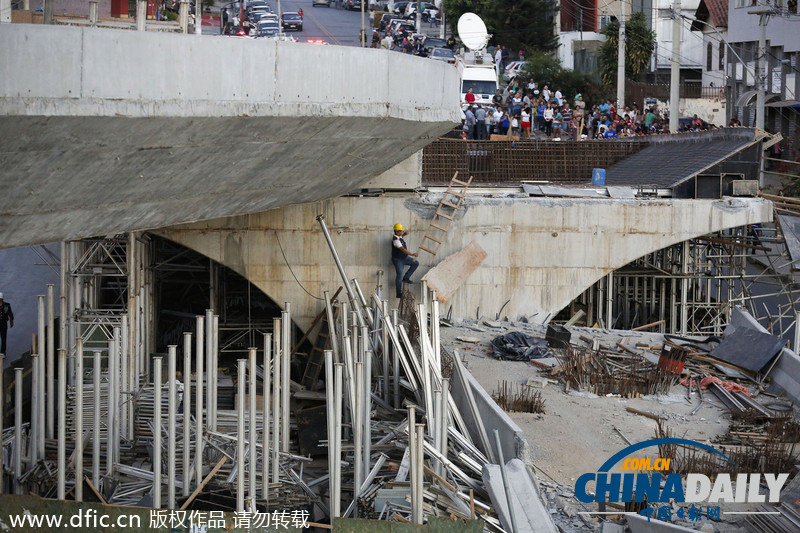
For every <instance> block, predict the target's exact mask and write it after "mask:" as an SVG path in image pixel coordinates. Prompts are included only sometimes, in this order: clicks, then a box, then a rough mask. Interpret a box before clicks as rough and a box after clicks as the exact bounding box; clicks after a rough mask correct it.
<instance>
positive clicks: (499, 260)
mask: <svg viewBox="0 0 800 533" xmlns="http://www.w3.org/2000/svg"><path fill="white" fill-rule="evenodd" d="M440 197H441V196H440V195H437V194H432V193H429V194H417V193H394V194H387V195H384V196H380V197H373V198H356V197H343V198H336V199H332V200H326V201H323V202H312V203H305V204H299V205H292V206H289V207H285V208H281V209H274V210H271V211H268V212H264V213H258V214H254V215H249V216H244V217H229V218H226V219H219V220H210V221H206V222H202V223H196V224H187V225H182V226H175V227H171V228H164V229H161V230H158V231H157V232H156V233H157V234H158V235H161V236H163V237H166V238H168V239H170V240H172V241H175V242H178V243H180V244H182V245H184V246H187V247H189V248H191V249H193V250H196V251H198V252H200V253H202V254H203V255H205V256H207V257H209V258H211V259H213V260H214V261H217V262H219V263H221V264H223V265H225V266H227V267H229V268H231V269H233V270H234V271H235V272H237V273H239V274H241V275H242V276H244V277H245V278H246V279H248V280H249V281H250V282H252V283H253V284H254V285H255V286H256V287H258V288H259V289H261V290H262V291H263V292H264V293H265V294H267V295H268V296H269V297H270V298H272V299H273V300H274V301H276V302H283V301H289V300H291V301H292V302H293V315H292V317H293V319H294V320H296V322H297V325H298V326H300V327H301V328H302V329H305V328H307V327H308V325H309V324H310V323H311V321H312V320H313V318H314V316H316V314H317V313H318V312H319V311H320V308H319V302H318V301H316V300H314V298H312V297H311V296H309V295H307V294H305V293H304V292H303V291H302V290H300V288H299V287H298V285H297V282H296V281H295V280H294V278H293V276H292V273H291V272H290V270H289V268H288V267H287V264H286V262H287V261H288V263H289V264H290V265H291V268H292V270H293V271H294V273H295V274H296V275H297V277H298V279H299V280H300V281H301V282H302V283H303V285H304V286H305V287H306V289H308V290H309V291H310V292H312V293H314V294H317V295H321V294H322V291H323V290H329V291H331V292H333V291H335V290H336V287H338V286H339V284H340V283H341V280H340V278H339V276H338V273H337V271H336V268H335V266H334V263H333V259H332V258H331V256H330V253H329V251H328V249H327V245H326V244H325V241H324V239H323V237H322V234H321V231H320V229H319V225H318V224H317V222H316V220H315V217H316V215H318V214H320V213H323V214H324V215H325V219H326V221H327V222H328V226H329V228H330V230H331V233H332V234H333V240H334V242H335V244H336V247H337V250H338V252H339V255H340V256H341V258H342V262H343V263H344V266H345V268H346V269H347V273H348V275H349V276H350V277H355V278H358V279H359V281H360V283H361V284H362V287H364V290H365V291H367V290H369V291H372V289H373V288H374V287H375V283H376V281H377V277H376V273H377V271H378V269H383V270H384V272H385V274H386V276H385V277H384V280H386V281H387V282H388V283H389V284H390V286H391V283H392V282H393V281H394V271H393V269H392V264H391V260H390V249H391V247H390V241H391V229H392V225H393V224H394V223H395V222H402V223H403V225H404V226H406V227H407V228H408V229H409V230H410V232H411V233H410V236H409V237H408V242H409V245H410V246H411V247H412V249H416V247H417V244H418V243H419V239H421V238H422V235H423V234H424V233H425V230H427V228H428V225H429V223H430V219H431V217H432V216H433V213H434V211H435V210H436V206H437V205H438V202H439V199H440ZM771 220H772V203H771V202H770V201H768V200H764V199H761V198H724V199H721V200H690V199H649V200H647V199H613V198H608V199H589V198H551V197H532V198H482V197H480V195H478V194H475V195H474V196H472V195H469V196H467V198H466V200H465V202H464V207H463V211H460V212H459V214H458V215H457V216H456V219H455V220H454V222H453V227H452V229H451V230H450V232H449V233H448V235H447V239H446V240H445V242H444V243H443V245H442V249H441V251H440V252H439V255H438V256H437V258H436V259H437V262H438V261H440V260H441V259H443V258H444V257H446V256H447V255H449V254H452V253H454V252H456V251H458V250H460V249H462V248H463V247H464V246H466V245H467V244H468V243H469V242H470V241H472V240H475V242H477V243H478V244H479V245H480V246H481V247H483V248H484V249H485V250H486V252H487V253H488V257H487V259H486V260H485V261H484V262H483V263H482V264H481V266H480V267H478V269H477V270H476V271H475V272H474V273H473V274H472V276H471V277H470V278H469V279H468V280H467V282H466V283H465V284H464V285H463V286H462V287H461V288H460V289H458V291H456V293H455V296H454V297H453V298H452V300H451V301H450V302H448V304H447V307H448V309H449V308H450V306H451V305H452V313H453V316H456V317H474V316H475V315H476V311H477V310H478V309H480V314H483V315H485V316H495V314H496V313H498V312H501V311H502V314H503V315H506V316H509V317H512V318H513V319H516V318H517V317H519V316H522V315H524V316H527V317H528V318H529V319H530V320H532V321H534V322H543V321H547V320H549V319H550V318H552V317H553V316H555V314H556V313H557V312H558V311H559V310H561V309H562V308H563V307H564V306H566V305H567V304H569V303H570V302H571V301H572V300H573V299H575V298H576V297H577V296H579V295H580V294H581V293H582V292H583V291H585V290H586V289H587V288H588V287H590V286H591V285H592V284H593V283H595V282H596V281H597V280H598V279H600V278H602V277H603V276H605V275H607V274H609V273H610V272H613V271H614V270H616V269H618V268H620V267H622V266H624V265H626V264H627V263H629V262H631V261H633V260H634V259H637V258H639V257H642V256H643V255H646V254H648V253H650V252H653V251H655V250H659V249H661V248H664V247H667V246H670V245H672V244H675V243H679V242H682V241H685V240H687V239H691V238H695V237H699V236H702V235H707V234H709V233H714V232H716V231H720V230H723V229H728V228H734V227H738V226H744V225H747V224H757V223H766V222H770V221H771ZM278 239H279V240H280V242H281V243H283V246H284V248H285V250H284V251H285V253H286V257H287V259H286V260H284V258H283V255H282V253H281V250H280V248H279V246H278ZM429 257H430V256H428V255H426V254H422V257H421V267H420V269H419V270H418V274H415V275H414V278H415V279H419V278H420V277H421V276H422V275H424V274H425V272H426V271H427V270H428V268H429V267H428V262H429V261H428V260H429ZM389 294H390V295H391V291H389Z"/></svg>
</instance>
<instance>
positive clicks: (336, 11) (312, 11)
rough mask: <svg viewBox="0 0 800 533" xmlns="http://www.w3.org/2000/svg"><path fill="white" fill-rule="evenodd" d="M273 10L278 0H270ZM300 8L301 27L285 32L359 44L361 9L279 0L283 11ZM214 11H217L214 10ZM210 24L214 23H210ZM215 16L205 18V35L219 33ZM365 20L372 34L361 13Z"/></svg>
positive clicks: (299, 37)
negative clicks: (298, 29) (301, 16)
mask: <svg viewBox="0 0 800 533" xmlns="http://www.w3.org/2000/svg"><path fill="white" fill-rule="evenodd" d="M269 4H270V6H271V7H272V10H273V11H274V12H276V13H277V12H278V1H277V0H269ZM301 8H302V9H303V31H290V32H288V33H289V34H290V35H291V36H292V37H294V38H295V39H297V40H298V41H299V42H305V41H308V40H314V41H316V40H320V39H321V40H323V41H325V42H327V43H328V44H339V45H344V46H358V45H359V43H358V35H359V31H360V30H361V11H348V10H345V9H343V8H337V7H336V4H335V3H332V4H331V7H322V6H320V7H312V6H311V0H281V9H282V10H283V12H284V13H296V12H297V11H298V10H299V9H301ZM214 14H215V15H216V14H217V12H215V13H214ZM209 24H213V25H209ZM217 24H218V21H216V20H206V21H205V22H204V24H203V33H204V34H206V35H219V26H218V25H217ZM364 24H365V26H366V28H367V36H368V39H371V38H372V31H371V29H370V21H369V17H368V15H367V14H366V13H365V14H364Z"/></svg>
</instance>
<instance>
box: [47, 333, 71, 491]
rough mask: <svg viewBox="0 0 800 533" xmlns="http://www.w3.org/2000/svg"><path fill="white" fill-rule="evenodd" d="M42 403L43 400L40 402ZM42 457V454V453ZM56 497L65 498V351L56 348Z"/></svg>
mask: <svg viewBox="0 0 800 533" xmlns="http://www.w3.org/2000/svg"><path fill="white" fill-rule="evenodd" d="M41 403H42V404H43V402H41ZM42 457H44V455H42ZM57 468H58V499H59V500H65V499H66V498H67V351H66V350H65V349H63V348H62V349H60V350H58V460H57Z"/></svg>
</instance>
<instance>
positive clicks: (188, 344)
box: [181, 333, 199, 497]
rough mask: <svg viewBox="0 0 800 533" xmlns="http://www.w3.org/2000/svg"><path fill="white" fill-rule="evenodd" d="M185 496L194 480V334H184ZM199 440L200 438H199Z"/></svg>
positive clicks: (182, 410)
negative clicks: (191, 425)
mask: <svg viewBox="0 0 800 533" xmlns="http://www.w3.org/2000/svg"><path fill="white" fill-rule="evenodd" d="M182 407H183V408H182V409H181V412H182V413H183V496H184V497H186V496H188V495H189V483H190V482H191V479H192V463H191V459H192V458H191V455H192V451H191V449H190V448H191V439H190V438H189V435H190V433H191V427H190V424H189V422H190V421H191V418H192V416H191V413H192V334H191V333H184V334H183V406H182ZM198 438H199V437H198Z"/></svg>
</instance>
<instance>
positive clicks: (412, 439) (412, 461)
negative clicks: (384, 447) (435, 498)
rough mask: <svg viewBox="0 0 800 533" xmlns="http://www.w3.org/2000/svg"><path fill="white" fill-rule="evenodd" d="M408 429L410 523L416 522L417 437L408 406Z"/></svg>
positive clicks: (413, 418) (411, 413)
mask: <svg viewBox="0 0 800 533" xmlns="http://www.w3.org/2000/svg"><path fill="white" fill-rule="evenodd" d="M406 426H407V429H408V459H409V472H410V473H411V521H412V522H414V523H415V524H416V523H418V522H417V476H418V475H419V471H418V470H417V437H416V434H415V433H416V429H417V424H416V408H414V406H409V408H408V418H407V419H406Z"/></svg>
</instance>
